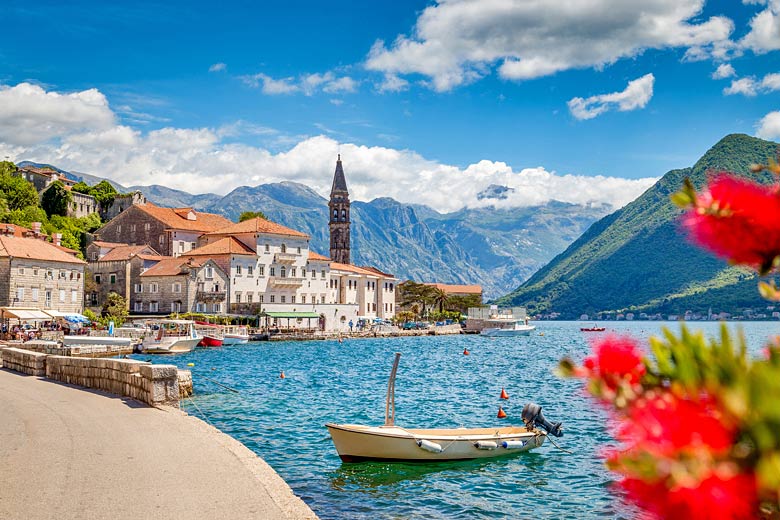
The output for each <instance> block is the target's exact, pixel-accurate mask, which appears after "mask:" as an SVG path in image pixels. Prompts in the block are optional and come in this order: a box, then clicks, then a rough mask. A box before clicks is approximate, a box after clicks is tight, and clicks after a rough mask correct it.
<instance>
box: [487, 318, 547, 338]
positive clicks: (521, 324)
mask: <svg viewBox="0 0 780 520" xmlns="http://www.w3.org/2000/svg"><path fill="white" fill-rule="evenodd" d="M487 325H488V326H487V327H485V328H483V329H482V330H481V331H480V333H479V334H480V335H481V336H486V337H489V338H495V337H505V336H530V335H531V332H533V331H534V330H536V327H535V326H533V325H529V324H528V318H526V319H524V320H522V319H517V318H492V319H490V320H487Z"/></svg>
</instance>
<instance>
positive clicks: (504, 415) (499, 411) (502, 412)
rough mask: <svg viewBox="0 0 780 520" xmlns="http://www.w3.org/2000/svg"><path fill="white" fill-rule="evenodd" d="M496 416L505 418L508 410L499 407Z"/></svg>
mask: <svg viewBox="0 0 780 520" xmlns="http://www.w3.org/2000/svg"><path fill="white" fill-rule="evenodd" d="M496 417H498V418H499V419H503V418H505V417H506V412H505V411H504V409H503V408H501V407H500V406H499V407H498V414H496Z"/></svg>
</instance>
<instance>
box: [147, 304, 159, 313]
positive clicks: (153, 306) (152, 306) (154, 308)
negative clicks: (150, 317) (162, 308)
mask: <svg viewBox="0 0 780 520" xmlns="http://www.w3.org/2000/svg"><path fill="white" fill-rule="evenodd" d="M158 308H159V304H158V303H157V302H149V312H157V310H158Z"/></svg>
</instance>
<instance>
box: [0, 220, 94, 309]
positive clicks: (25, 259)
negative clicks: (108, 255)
mask: <svg viewBox="0 0 780 520" xmlns="http://www.w3.org/2000/svg"><path fill="white" fill-rule="evenodd" d="M25 235H26V236H21V237H20V236H17V235H16V229H15V227H14V226H12V225H5V226H3V228H2V234H0V306H18V307H32V308H39V309H44V310H53V311H59V312H74V313H80V312H81V311H82V309H83V306H84V305H83V304H84V270H85V267H86V262H84V261H83V260H81V259H79V258H77V257H76V256H75V255H74V254H72V253H73V252H72V251H71V250H70V249H67V248H64V247H61V246H58V245H55V244H52V243H50V242H48V237H47V236H46V235H44V234H41V233H40V224H39V223H34V224H33V229H32V230H29V231H27V232H26V233H25Z"/></svg>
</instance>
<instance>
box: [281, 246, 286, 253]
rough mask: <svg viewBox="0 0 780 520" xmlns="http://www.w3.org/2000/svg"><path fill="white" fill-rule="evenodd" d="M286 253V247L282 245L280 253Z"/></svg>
mask: <svg viewBox="0 0 780 520" xmlns="http://www.w3.org/2000/svg"><path fill="white" fill-rule="evenodd" d="M286 252H287V246H286V245H285V244H282V253H286Z"/></svg>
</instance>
